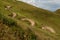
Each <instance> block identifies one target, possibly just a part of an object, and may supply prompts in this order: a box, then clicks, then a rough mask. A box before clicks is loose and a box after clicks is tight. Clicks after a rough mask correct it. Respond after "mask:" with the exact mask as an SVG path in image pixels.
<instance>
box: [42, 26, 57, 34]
mask: <svg viewBox="0 0 60 40" xmlns="http://www.w3.org/2000/svg"><path fill="white" fill-rule="evenodd" d="M42 29H44V30H48V31H50V32H52V33H56V31H55V30H54V29H53V28H51V27H48V26H44V27H42Z"/></svg>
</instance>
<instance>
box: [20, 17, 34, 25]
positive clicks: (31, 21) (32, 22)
mask: <svg viewBox="0 0 60 40" xmlns="http://www.w3.org/2000/svg"><path fill="white" fill-rule="evenodd" d="M21 20H23V21H24V20H27V21H29V22H30V23H31V26H34V25H35V22H34V21H33V20H31V19H28V18H23V19H21Z"/></svg>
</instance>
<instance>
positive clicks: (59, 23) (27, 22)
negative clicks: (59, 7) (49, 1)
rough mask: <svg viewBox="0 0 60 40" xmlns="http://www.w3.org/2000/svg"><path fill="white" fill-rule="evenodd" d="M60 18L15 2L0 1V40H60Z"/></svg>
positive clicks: (8, 0) (49, 12)
mask: <svg viewBox="0 0 60 40" xmlns="http://www.w3.org/2000/svg"><path fill="white" fill-rule="evenodd" d="M59 30H60V16H58V15H56V14H55V12H51V11H48V10H44V9H41V8H37V7H35V6H32V5H29V4H27V3H24V2H21V1H16V0H4V1H3V0H0V40H60V31H59Z"/></svg>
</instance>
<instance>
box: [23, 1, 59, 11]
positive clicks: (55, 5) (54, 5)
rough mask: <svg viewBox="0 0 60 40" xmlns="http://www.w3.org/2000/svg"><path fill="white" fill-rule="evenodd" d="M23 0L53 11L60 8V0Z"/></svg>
mask: <svg viewBox="0 0 60 40" xmlns="http://www.w3.org/2000/svg"><path fill="white" fill-rule="evenodd" d="M22 1H24V2H27V3H30V4H32V5H35V6H37V7H40V8H44V9H48V10H52V11H54V10H56V9H59V8H60V0H22Z"/></svg>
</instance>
